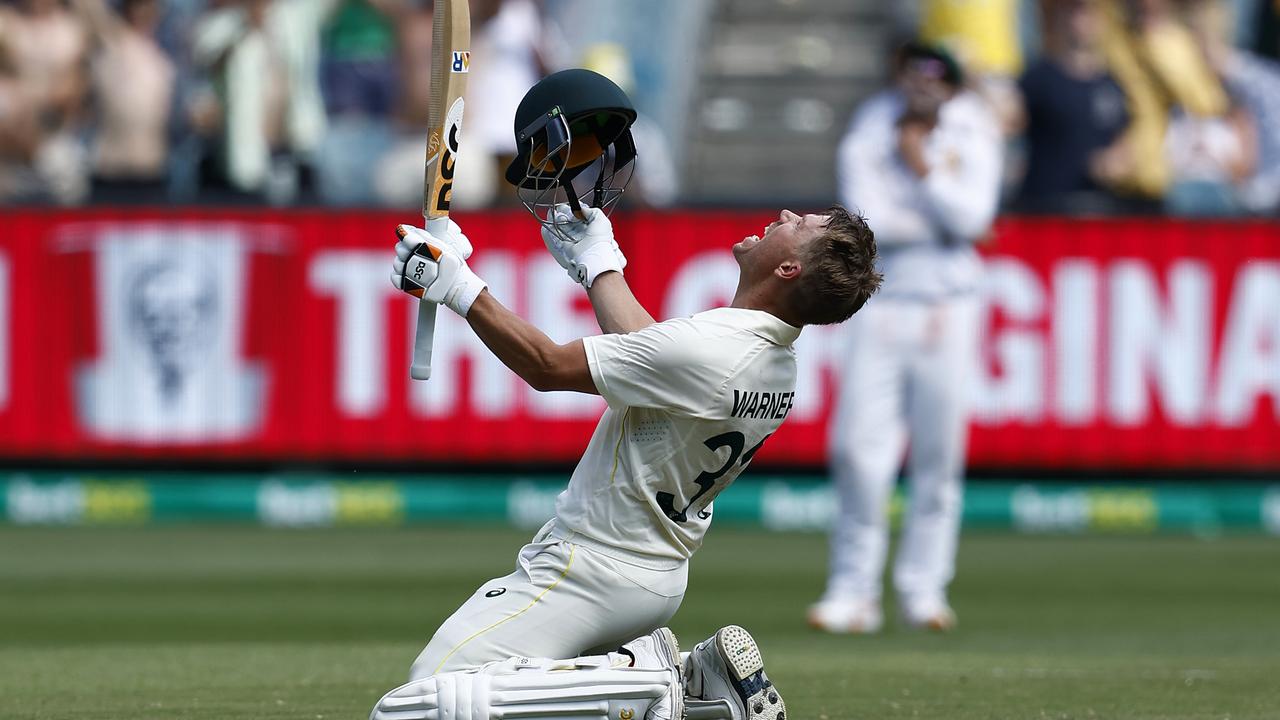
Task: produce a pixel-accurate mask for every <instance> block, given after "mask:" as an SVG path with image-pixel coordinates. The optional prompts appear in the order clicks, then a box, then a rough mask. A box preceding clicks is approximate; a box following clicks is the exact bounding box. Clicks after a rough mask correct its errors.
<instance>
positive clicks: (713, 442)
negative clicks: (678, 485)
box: [655, 430, 769, 523]
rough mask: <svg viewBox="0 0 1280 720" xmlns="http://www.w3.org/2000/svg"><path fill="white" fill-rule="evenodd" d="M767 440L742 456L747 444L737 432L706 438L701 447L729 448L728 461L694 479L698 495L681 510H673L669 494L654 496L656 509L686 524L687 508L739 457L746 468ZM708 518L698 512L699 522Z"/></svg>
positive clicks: (672, 502) (672, 501)
mask: <svg viewBox="0 0 1280 720" xmlns="http://www.w3.org/2000/svg"><path fill="white" fill-rule="evenodd" d="M768 439H769V436H768V435H765V436H764V440H761V441H760V442H758V443H756V445H755V447H753V448H751V449H750V450H748V451H747V452H746V454H743V452H742V448H743V447H744V446H745V445H746V444H747V438H746V436H745V435H743V434H742V433H740V432H738V431H737V430H730V431H729V432H727V433H721V434H720V435H716V436H715V437H711V438H707V439H706V440H704V441H703V442H702V444H703V445H706V446H707V449H709V450H710V451H711V452H716V451H718V450H719V449H720V448H722V447H727V448H729V459H728V460H726V461H725V463H724V465H722V466H720V469H719V470H713V471H711V472H703V473H702V474H701V475H699V476H698V477H696V478H694V480H693V482H694V484H696V485H697V486H698V493H697V494H696V495H694V496H693V497H691V498H689V503H688V504H687V505H685V506H684V507H683V508H680V509H679V510H677V509H676V508H675V500H676V497H675V495H672V494H671V493H669V492H660V493H658V494H657V495H656V496H655V497H656V498H657V500H658V507H660V508H662V512H664V513H666V514H667V517H669V518H671V519H672V520H675V521H676V522H678V523H682V522H688V520H689V508H691V507H693V504H694V503H696V502H698V498H700V497H702V496H703V495H706V494H707V492H708V491H709V490H711V488H713V487H715V485H716V481H717V480H719V479H720V478H722V477H724V475H725V473H727V472H729V470H731V469H732V468H733V466H734V465H735V464H737V463H738V462H739V457H741V463H742V466H743V467H746V466H747V463H749V462H751V458H753V457H755V454H756V451H757V450H759V449H760V446H761V445H764V441H765V440H768ZM709 517H711V513H709V512H707V511H706V510H699V511H698V519H699V520H706V519H707V518H709Z"/></svg>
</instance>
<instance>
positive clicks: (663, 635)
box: [622, 627, 684, 720]
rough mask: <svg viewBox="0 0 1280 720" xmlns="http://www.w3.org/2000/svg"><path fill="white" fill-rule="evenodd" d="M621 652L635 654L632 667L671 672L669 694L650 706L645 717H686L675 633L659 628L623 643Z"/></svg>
mask: <svg viewBox="0 0 1280 720" xmlns="http://www.w3.org/2000/svg"><path fill="white" fill-rule="evenodd" d="M622 651H623V652H624V654H628V655H630V656H631V657H632V659H633V663H632V667H638V668H645V669H647V670H670V671H671V675H672V680H671V684H670V685H669V686H668V687H667V693H666V695H664V696H663V697H662V698H660V699H659V700H657V701H656V702H654V704H653V705H652V706H650V708H649V712H647V713H645V716H644V717H645V720H683V718H684V674H683V673H682V672H681V669H680V643H679V642H678V641H677V640H676V635H675V633H673V632H671V630H670V628H664V627H660V628H658V629H657V630H654V631H653V632H651V633H649V634H648V635H644V636H642V637H638V638H636V639H635V640H632V641H631V642H629V643H626V644H624V645H623V646H622Z"/></svg>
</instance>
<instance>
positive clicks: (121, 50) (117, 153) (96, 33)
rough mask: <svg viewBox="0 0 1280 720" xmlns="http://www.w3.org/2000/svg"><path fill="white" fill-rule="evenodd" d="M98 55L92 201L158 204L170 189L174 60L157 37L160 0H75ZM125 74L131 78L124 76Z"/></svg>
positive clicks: (92, 71)
mask: <svg viewBox="0 0 1280 720" xmlns="http://www.w3.org/2000/svg"><path fill="white" fill-rule="evenodd" d="M73 2H74V7H75V9H76V11H77V12H78V13H79V14H80V16H81V17H82V18H83V19H84V20H85V23H86V24H87V25H88V27H89V28H90V30H91V32H92V35H93V38H94V41H95V44H96V47H97V53H96V57H95V58H94V60H93V62H92V64H91V65H90V83H91V85H92V87H93V98H94V107H95V109H96V124H95V132H94V138H93V148H92V163H93V189H92V191H93V200H94V201H95V202H104V203H123V202H137V201H147V202H159V201H161V200H162V199H163V197H164V193H165V189H166V187H167V177H166V175H167V170H168V160H169V157H168V156H169V147H168V145H169V117H170V109H171V107H172V102H173V85H174V66H173V63H172V62H171V61H170V60H169V57H168V56H167V55H166V54H165V52H164V51H163V50H162V49H161V48H160V45H159V44H158V43H157V42H156V39H155V31H156V27H157V25H158V23H159V18H160V7H159V0H125V1H124V3H123V4H122V6H121V14H120V15H117V14H116V13H115V12H114V11H112V10H111V9H110V8H109V7H108V6H107V4H106V2H105V1H104V0H73ZM122 78H128V82H121V79H122Z"/></svg>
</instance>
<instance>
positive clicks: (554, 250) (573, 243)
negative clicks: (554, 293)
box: [542, 203, 627, 288]
mask: <svg viewBox="0 0 1280 720" xmlns="http://www.w3.org/2000/svg"><path fill="white" fill-rule="evenodd" d="M583 210H584V214H585V215H586V216H587V220H586V222H583V221H582V220H579V219H578V218H576V217H574V214H573V210H572V209H571V208H570V207H569V206H568V205H567V204H564V203H562V204H560V205H556V206H555V207H554V208H552V209H551V215H550V217H549V218H548V219H549V220H550V224H547V225H543V226H542V242H543V244H545V245H546V246H547V250H548V251H549V252H550V253H551V256H552V257H554V258H555V259H556V262H558V263H560V267H562V268H564V269H565V271H567V272H568V273H569V277H570V279H572V280H573V281H574V282H576V283H578V284H580V285H582V287H584V288H589V287H591V283H593V282H595V279H596V278H597V277H599V276H600V275H601V273H606V272H610V271H614V272H618V273H621V272H622V269H623V268H625V267H626V266H627V258H626V257H625V256H624V255H623V254H622V250H621V249H620V248H619V247H618V242H617V241H616V240H614V239H613V223H611V222H609V217H608V216H607V215H605V214H604V211H603V210H601V209H600V208H583Z"/></svg>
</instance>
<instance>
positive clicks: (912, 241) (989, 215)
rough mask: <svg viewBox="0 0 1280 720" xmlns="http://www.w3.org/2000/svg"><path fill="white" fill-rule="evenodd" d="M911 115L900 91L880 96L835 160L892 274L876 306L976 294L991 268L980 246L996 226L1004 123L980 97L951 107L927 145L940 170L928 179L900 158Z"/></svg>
mask: <svg viewBox="0 0 1280 720" xmlns="http://www.w3.org/2000/svg"><path fill="white" fill-rule="evenodd" d="M904 111H905V101H904V100H903V97H902V94H901V93H899V92H898V91H897V90H887V91H885V92H882V93H879V94H878V95H875V96H873V97H871V98H870V99H868V100H867V101H866V102H865V103H863V105H862V106H861V107H860V108H859V109H858V112H857V113H856V114H855V115H854V118H853V121H852V122H851V123H850V125H849V130H848V132H847V133H846V135H845V137H844V139H843V140H842V141H841V142H840V148H839V150H838V152H837V155H836V168H837V175H838V176H839V181H840V198H841V202H843V203H844V204H845V206H846V207H848V208H851V209H856V210H858V211H859V212H861V213H862V214H863V215H865V216H866V218H867V222H868V223H870V225H871V228H872V229H873V230H875V232H876V251H877V255H878V257H877V266H878V268H879V270H880V272H882V273H883V274H884V284H883V285H881V286H880V291H879V292H878V293H876V299H878V300H880V301H884V300H886V299H894V300H917V301H920V300H923V301H929V302H932V301H937V300H943V299H947V298H950V297H954V296H957V295H965V294H971V293H974V292H976V291H977V290H978V288H979V284H980V280H981V275H982V263H981V261H980V260H979V259H978V254H977V253H976V252H975V251H974V249H973V247H972V243H973V242H974V241H975V240H977V239H979V238H980V237H982V236H983V235H984V234H986V232H987V231H988V230H990V229H991V223H992V222H993V221H994V220H995V216H996V210H997V207H998V206H999V203H1000V174H1001V171H1002V169H1003V166H1004V165H1003V159H1002V153H1003V140H1002V139H1001V137H1000V126H999V123H998V122H997V121H996V119H995V117H994V116H993V115H992V114H991V111H990V110H988V109H987V106H986V104H985V102H984V101H983V100H982V99H981V98H979V97H978V96H977V95H975V94H974V93H972V92H962V93H960V94H959V95H957V96H955V97H954V98H952V99H951V100H948V101H947V102H946V104H944V105H943V106H942V108H941V109H940V110H939V111H938V124H937V126H936V127H935V128H934V129H933V131H932V132H930V133H929V136H928V138H927V139H926V140H925V145H924V152H925V158H926V159H927V161H928V163H929V165H930V167H931V168H933V169H932V170H931V171H930V172H929V174H928V176H926V177H925V178H920V177H917V176H916V174H915V172H914V171H912V170H910V169H909V168H908V167H907V165H906V164H905V163H904V162H903V160H902V157H901V156H900V154H899V151H898V138H899V128H898V120H899V118H901V117H902V114H903V112H904ZM872 302H875V300H873V301H872Z"/></svg>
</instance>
